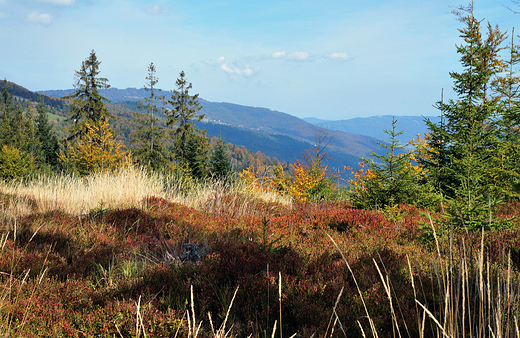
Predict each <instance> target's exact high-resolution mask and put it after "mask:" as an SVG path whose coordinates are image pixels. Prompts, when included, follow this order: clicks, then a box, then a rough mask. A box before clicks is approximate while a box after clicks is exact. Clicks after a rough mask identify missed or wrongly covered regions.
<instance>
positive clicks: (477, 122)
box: [351, 4, 520, 229]
mask: <svg viewBox="0 0 520 338" xmlns="http://www.w3.org/2000/svg"><path fill="white" fill-rule="evenodd" d="M455 14H456V15H457V17H458V19H459V21H460V22H462V23H463V24H464V27H463V28H461V29H459V32H460V36H461V38H462V39H463V43H462V44H461V45H459V46H457V53H458V54H459V55H460V63H461V66H462V71H460V72H451V73H450V76H451V78H452V79H453V89H454V91H455V93H456V94H457V96H458V98H457V99H452V100H449V101H447V102H444V101H443V100H442V99H441V100H440V101H439V102H437V103H436V107H437V108H438V109H439V111H440V115H441V119H440V121H439V122H438V123H433V122H432V121H429V120H426V123H427V125H428V128H429V133H428V134H427V136H426V138H425V139H422V140H421V139H419V140H416V142H415V147H414V150H412V151H409V152H404V153H401V154H399V153H398V152H397V151H398V150H399V149H401V150H405V149H404V148H403V147H402V146H401V145H400V144H399V143H398V142H397V141H396V139H395V137H396V136H397V135H399V133H398V132H397V131H396V123H395V121H394V123H393V125H392V129H391V130H389V131H388V132H387V133H388V134H389V138H390V140H389V141H390V142H389V145H388V146H386V148H387V149H388V152H387V154H386V155H382V156H376V157H377V159H376V161H364V163H363V166H362V168H360V169H359V170H356V171H354V170H352V172H353V175H354V178H353V179H352V187H353V189H352V194H351V197H352V200H353V202H354V203H355V204H356V205H357V206H358V207H363V208H377V207H378V208H386V210H388V211H389V212H391V209H392V208H394V209H395V207H396V206H397V205H399V204H401V203H411V204H415V205H419V206H423V207H432V206H435V207H439V208H440V209H441V210H442V211H443V212H445V213H446V214H447V216H448V217H449V218H450V219H451V221H452V222H451V223H452V224H457V225H459V226H461V227H465V228H469V229H481V227H482V226H484V227H486V228H493V227H504V226H509V225H511V222H510V220H497V219H496V218H495V217H493V215H494V211H495V209H496V207H497V206H498V205H499V204H501V203H503V202H505V201H511V200H517V199H518V197H520V127H519V123H520V77H519V76H518V73H517V72H516V71H515V66H516V65H518V63H519V62H520V56H519V50H520V49H519V46H518V45H516V44H515V43H514V32H513V34H511V38H510V40H509V39H508V38H507V35H506V33H505V32H502V31H501V30H500V29H499V27H498V26H492V25H491V24H489V23H488V24H487V25H486V26H485V27H482V26H483V24H482V21H481V20H479V19H477V18H475V17H474V15H473V5H472V4H470V5H469V6H468V7H461V8H459V10H458V11H456V13H455ZM500 55H503V57H501V56H500Z"/></svg>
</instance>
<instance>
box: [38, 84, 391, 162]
mask: <svg viewBox="0 0 520 338" xmlns="http://www.w3.org/2000/svg"><path fill="white" fill-rule="evenodd" d="M73 91H74V89H67V90H54V91H41V92H40V93H42V94H46V95H50V96H55V97H62V96H65V95H68V94H70V93H72V92H73ZM163 93H165V94H166V95H169V94H168V92H167V91H163ZM100 94H101V95H102V96H103V97H105V98H107V99H108V100H110V101H111V102H112V104H115V105H121V106H125V107H126V108H129V109H132V110H134V111H135V108H136V107H135V104H131V102H135V101H136V100H139V99H142V98H143V97H146V96H148V95H149V93H148V92H147V91H146V90H144V89H136V88H127V89H116V88H109V89H104V90H100ZM199 100H200V103H201V104H202V110H201V113H203V114H204V115H205V119H204V122H206V123H210V124H214V125H216V127H215V128H210V129H212V130H221V131H222V130H226V131H228V132H230V129H229V128H223V126H227V127H232V128H239V129H242V130H248V131H254V132H255V133H256V134H255V135H256V136H255V137H256V138H260V139H263V143H264V144H265V146H266V147H267V148H271V150H272V151H271V152H270V151H269V150H266V151H264V150H262V149H259V150H261V151H262V152H265V153H266V154H267V155H268V156H270V157H278V156H279V155H281V154H283V157H282V158H280V157H279V159H280V160H282V161H287V162H292V161H294V160H295V159H296V158H300V157H301V155H302V154H301V152H302V150H301V149H309V148H312V147H313V146H314V143H315V134H316V132H318V133H319V132H323V131H324V129H323V128H321V127H319V126H315V125H313V124H311V123H308V122H306V121H304V120H302V119H299V118H297V117H294V116H291V115H289V114H286V113H282V112H278V111H273V110H270V109H267V108H258V107H248V106H241V105H238V104H233V103H224V102H209V101H206V100H203V99H199ZM127 102H128V103H127ZM218 125H221V127H220V129H219V128H218V127H217V126H218ZM208 128H209V127H208ZM208 128H206V129H208ZM208 133H209V131H208ZM259 133H265V134H267V135H271V136H270V137H261V136H260V134H259ZM209 134H210V136H219V135H211V133H209ZM233 134H234V135H235V136H236V135H237V134H239V133H238V132H234V133H233ZM334 134H335V139H334V141H335V142H334V144H332V145H331V146H329V148H328V149H327V150H328V152H329V154H330V157H331V158H334V159H336V160H338V162H340V163H343V164H345V165H349V166H352V165H355V164H356V163H357V162H358V161H359V158H360V157H369V156H370V154H371V153H372V152H376V153H381V151H382V150H381V149H380V147H379V146H378V144H377V141H378V140H376V139H375V138H373V137H367V136H363V135H359V134H352V133H346V132H342V131H336V132H334ZM241 135H242V137H243V138H247V137H248V135H249V136H251V137H252V134H244V133H242V134H241ZM221 136H222V137H223V138H224V139H225V140H226V141H228V142H231V141H230V140H228V139H227V137H226V135H224V134H222V135H221ZM235 136H233V137H235ZM284 136H285V137H289V138H292V139H293V141H291V142H289V141H288V140H289V139H287V138H285V144H287V146H286V149H281V148H283V147H284V142H282V141H281V140H282V139H283V137H284ZM236 142H238V143H236ZM236 142H232V143H235V144H242V143H244V144H247V143H249V142H246V140H244V139H242V142H240V140H236ZM270 142H273V143H272V144H271V143H270ZM252 143H255V142H252ZM289 143H290V144H291V145H292V146H291V147H289ZM255 144H256V145H257V146H258V147H260V146H261V145H262V142H260V141H258V142H256V143H255ZM291 148H294V150H295V151H296V152H297V153H294V154H293V156H290V157H291V158H288V157H287V154H288V152H290V151H291ZM248 149H249V148H248ZM296 149H298V150H296ZM250 150H252V151H255V149H250ZM282 150H283V151H282ZM331 165H332V164H331ZM336 165H339V164H338V163H336Z"/></svg>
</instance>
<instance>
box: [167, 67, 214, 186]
mask: <svg viewBox="0 0 520 338" xmlns="http://www.w3.org/2000/svg"><path fill="white" fill-rule="evenodd" d="M176 85H177V89H175V90H172V94H171V99H170V100H168V103H169V104H170V105H171V107H172V109H171V110H169V111H167V113H166V114H167V119H166V124H167V125H168V126H170V127H172V128H174V129H173V132H172V136H173V154H174V157H175V158H176V159H177V161H179V162H180V163H182V164H185V165H187V166H188V168H189V170H191V172H192V173H193V174H194V175H195V176H196V177H203V176H205V166H206V161H207V149H208V138H207V137H206V136H205V134H206V131H205V130H203V131H201V130H199V128H198V127H197V125H196V124H195V121H201V120H202V119H203V118H204V115H197V112H199V111H200V110H201V109H202V106H201V105H200V103H199V102H198V97H199V94H195V95H193V96H192V95H190V94H189V90H190V89H191V88H192V84H191V83H188V82H187V80H186V77H185V74H184V72H181V73H180V77H179V78H178V79H177V82H176ZM202 168H204V170H202ZM195 173H197V174H195ZM199 174H200V175H199Z"/></svg>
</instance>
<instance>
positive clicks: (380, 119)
mask: <svg viewBox="0 0 520 338" xmlns="http://www.w3.org/2000/svg"><path fill="white" fill-rule="evenodd" d="M393 117H394V116H392V115H382V116H370V117H356V118H352V119H348V120H339V121H331V120H321V119H317V118H314V117H306V118H304V119H303V120H304V121H307V122H309V123H312V124H314V125H317V126H323V127H326V128H329V129H330V130H337V131H342V132H346V133H357V134H362V135H366V136H371V137H375V138H376V139H380V140H385V141H388V137H389V136H388V134H386V133H385V132H384V130H385V129H386V130H390V129H391V128H392V118H393ZM395 119H396V120H397V123H396V132H400V131H403V134H402V135H400V136H398V137H397V140H398V141H399V142H401V143H402V144H406V143H408V142H409V141H410V140H411V139H413V138H417V135H418V134H421V136H424V134H425V133H427V132H428V128H427V126H426V123H425V119H429V120H430V121H432V122H434V123H437V122H439V120H440V118H439V117H438V116H395Z"/></svg>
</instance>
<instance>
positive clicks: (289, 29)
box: [0, 0, 520, 120]
mask: <svg viewBox="0 0 520 338" xmlns="http://www.w3.org/2000/svg"><path fill="white" fill-rule="evenodd" d="M460 1H461V0H438V1H424V0H388V1H376V0H374V1H372V0H366V1H350V0H338V1H337V0H334V1H333V0H321V1H310V0H298V1H293V0H276V1H271V0H267V1H262V0H258V1H244V0H217V1H205V0H191V1H171V0H170V1H166V0H157V1H153V0H152V1H137V0H0V46H1V51H0V78H1V79H4V78H7V79H8V80H9V81H13V82H16V83H18V84H20V85H22V86H24V87H27V88H28V89H30V90H47V89H68V88H72V84H73V82H74V71H75V70H78V69H79V68H80V66H81V62H82V61H83V60H84V59H85V58H86V57H87V56H88V55H89V53H90V50H92V49H94V50H95V51H96V55H97V57H98V59H99V60H100V61H101V62H102V63H101V66H100V70H101V74H100V75H101V76H103V77H106V78H108V79H109V83H110V84H111V85H112V86H113V87H116V88H127V87H138V88H139V87H143V85H144V79H145V77H146V74H147V67H148V65H149V64H150V62H154V64H155V65H156V68H157V76H158V77H159V85H158V86H159V87H161V88H163V89H165V90H171V89H173V88H175V81H176V79H177V77H178V75H179V73H180V72H181V71H182V70H184V71H185V73H186V76H187V79H188V81H189V82H192V83H193V91H192V92H193V93H199V94H200V96H201V97H202V98H204V99H206V100H209V101H215V102H232V103H237V104H243V105H248V106H256V107H266V108H270V109H273V110H278V111H282V112H285V113H288V114H291V115H294V116H298V117H317V118H323V119H331V120H340V119H349V118H353V117H364V116H373V115H387V114H389V115H435V114H437V111H436V110H435V109H434V108H433V107H432V105H433V104H434V103H435V101H436V100H438V99H439V97H440V93H441V88H444V89H445V92H446V94H445V97H447V98H449V97H450V96H452V95H453V94H452V93H451V91H450V88H451V87H452V81H451V79H450V77H449V72H450V71H453V70H459V65H458V55H457V53H456V50H455V45H456V44H458V43H460V42H461V41H460V38H459V37H458V35H459V33H458V31H457V28H460V27H461V23H459V22H458V21H456V20H455V17H454V15H453V14H450V11H451V10H452V9H453V7H456V6H458V5H461V4H463V5H465V4H467V0H465V1H466V2H460ZM474 5H475V16H476V17H477V18H479V19H485V20H489V21H490V22H491V23H492V24H493V25H495V24H498V25H499V26H500V27H501V29H502V30H508V31H509V32H510V31H511V28H512V27H513V26H514V25H515V24H516V23H520V14H517V15H515V14H514V13H513V12H511V11H510V10H508V9H507V8H506V7H505V6H510V7H512V8H513V9H516V10H520V5H516V4H514V3H513V2H511V0H485V1H484V0H481V1H479V0H475V3H474ZM517 32H520V25H519V27H517Z"/></svg>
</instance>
